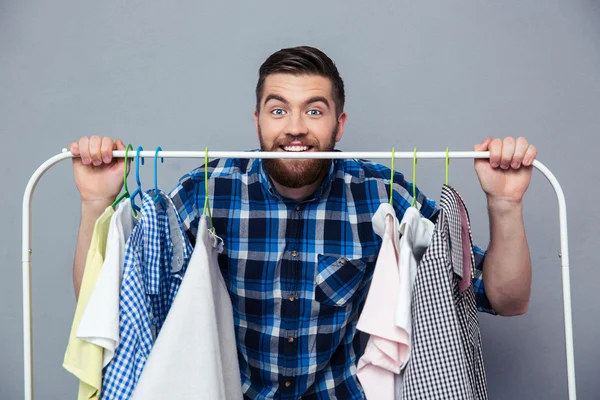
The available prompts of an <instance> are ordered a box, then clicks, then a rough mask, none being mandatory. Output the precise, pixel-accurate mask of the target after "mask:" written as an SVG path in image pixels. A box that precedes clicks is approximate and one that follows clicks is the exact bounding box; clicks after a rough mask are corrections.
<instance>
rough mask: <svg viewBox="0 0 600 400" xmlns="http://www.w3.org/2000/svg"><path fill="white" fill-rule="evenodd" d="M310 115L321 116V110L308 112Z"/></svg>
mask: <svg viewBox="0 0 600 400" xmlns="http://www.w3.org/2000/svg"><path fill="white" fill-rule="evenodd" d="M308 115H313V116H316V115H321V111H319V110H308Z"/></svg>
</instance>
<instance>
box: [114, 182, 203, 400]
mask: <svg viewBox="0 0 600 400" xmlns="http://www.w3.org/2000/svg"><path fill="white" fill-rule="evenodd" d="M154 195H155V193H154V191H153V190H151V191H149V192H146V193H142V208H141V211H140V214H141V219H140V221H139V222H138V223H137V224H136V226H135V227H134V228H133V231H132V233H131V236H130V237H129V240H128V242H127V248H126V255H125V264H124V266H123V279H122V284H121V294H120V299H119V334H120V343H119V346H118V347H117V349H116V350H115V355H114V357H113V359H112V360H111V362H110V363H109V364H108V365H107V366H106V369H105V372H104V381H103V387H102V399H106V400H109V399H119V400H122V399H129V398H130V397H131V394H132V393H133V389H134V388H135V385H136V383H137V381H138V380H139V377H140V375H141V373H142V371H143V369H144V366H145V364H146V360H147V358H148V356H149V355H150V351H151V349H152V346H153V344H154V340H155V339H156V337H157V336H158V334H159V332H160V328H161V327H162V324H163V323H164V321H165V319H166V316H167V313H168V312H169V308H170V306H171V304H172V302H173V299H174V298H175V295H176V294H177V291H178V289H179V286H180V284H181V280H182V278H183V274H184V273H185V266H186V263H187V261H188V260H189V256H190V255H191V250H192V248H191V245H190V243H189V241H188V240H187V236H186V235H185V234H184V232H183V230H182V228H181V221H180V219H179V217H178V214H177V213H176V210H175V206H174V205H173V203H172V202H171V200H170V199H169V197H168V196H166V195H165V194H164V193H162V192H160V191H159V193H158V195H159V196H160V199H162V200H161V201H158V202H157V203H156V204H155V202H154V200H153V197H154Z"/></svg>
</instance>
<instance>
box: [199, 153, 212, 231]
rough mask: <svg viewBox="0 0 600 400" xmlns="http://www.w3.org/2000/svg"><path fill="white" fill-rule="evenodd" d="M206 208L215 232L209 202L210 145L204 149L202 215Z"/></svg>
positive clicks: (204, 213)
mask: <svg viewBox="0 0 600 400" xmlns="http://www.w3.org/2000/svg"><path fill="white" fill-rule="evenodd" d="M206 210H208V219H209V221H210V231H211V232H214V231H215V227H214V226H213V220H212V214H211V212H210V204H209V203H208V147H207V148H206V149H205V150H204V211H202V215H206Z"/></svg>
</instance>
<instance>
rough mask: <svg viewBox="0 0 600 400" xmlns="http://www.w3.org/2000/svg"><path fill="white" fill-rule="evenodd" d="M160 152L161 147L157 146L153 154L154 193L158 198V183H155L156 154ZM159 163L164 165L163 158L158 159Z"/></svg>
mask: <svg viewBox="0 0 600 400" xmlns="http://www.w3.org/2000/svg"><path fill="white" fill-rule="evenodd" d="M159 151H162V147H160V146H158V147H157V148H156V151H155V152H154V191H155V192H156V195H157V196H158V182H157V175H158V162H157V159H158V152H159ZM160 162H161V163H164V162H165V159H164V157H161V158H160Z"/></svg>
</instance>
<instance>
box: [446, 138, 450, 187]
mask: <svg viewBox="0 0 600 400" xmlns="http://www.w3.org/2000/svg"><path fill="white" fill-rule="evenodd" d="M449 168H450V157H449V156H448V147H446V186H448V169H449Z"/></svg>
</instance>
